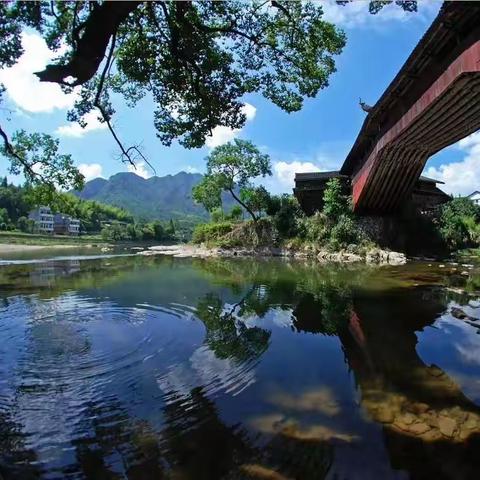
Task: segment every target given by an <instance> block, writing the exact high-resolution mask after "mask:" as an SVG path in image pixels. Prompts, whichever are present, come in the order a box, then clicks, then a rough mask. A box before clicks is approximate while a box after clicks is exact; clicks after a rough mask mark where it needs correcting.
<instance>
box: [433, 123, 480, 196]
mask: <svg viewBox="0 0 480 480" xmlns="http://www.w3.org/2000/svg"><path fill="white" fill-rule="evenodd" d="M457 147H458V148H459V149H460V150H461V151H463V152H465V153H466V156H465V157H464V158H463V160H461V161H459V162H452V163H445V164H442V165H440V166H439V167H438V168H437V167H433V166H432V167H428V168H427V169H425V171H424V174H425V175H426V176H427V177H432V178H435V179H437V180H442V181H443V182H445V186H443V187H442V189H443V190H445V192H447V193H449V194H453V195H468V194H470V193H472V192H473V191H475V190H480V131H479V132H476V133H474V134H472V135H470V136H468V137H466V138H464V139H463V140H460V141H459V142H458V144H457Z"/></svg>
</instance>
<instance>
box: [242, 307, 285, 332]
mask: <svg viewBox="0 0 480 480" xmlns="http://www.w3.org/2000/svg"><path fill="white" fill-rule="evenodd" d="M242 323H243V324H245V326H246V327H247V328H253V327H260V328H269V327H271V326H275V327H280V328H290V327H291V326H292V325H293V315H292V309H290V308H287V309H283V308H280V307H273V306H271V307H270V309H269V311H268V313H267V314H266V315H265V317H263V318H260V317H258V316H257V315H255V314H252V315H245V316H242Z"/></svg>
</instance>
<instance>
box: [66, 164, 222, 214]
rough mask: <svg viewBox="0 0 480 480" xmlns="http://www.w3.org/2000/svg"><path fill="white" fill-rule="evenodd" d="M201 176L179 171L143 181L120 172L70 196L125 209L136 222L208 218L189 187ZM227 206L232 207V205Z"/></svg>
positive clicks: (98, 180) (134, 175)
mask: <svg viewBox="0 0 480 480" xmlns="http://www.w3.org/2000/svg"><path fill="white" fill-rule="evenodd" d="M202 177H203V176H202V175H201V174H199V173H187V172H179V173H177V174H175V175H166V176H164V177H150V178H143V177H140V176H138V175H136V174H135V173H131V172H121V173H117V174H115V175H112V176H111V177H110V178H109V179H108V180H106V179H104V178H95V179H93V180H90V181H88V182H86V183H85V187H84V189H83V190H82V191H81V192H73V193H74V194H75V195H77V196H78V197H80V198H82V199H84V200H97V201H99V202H102V203H107V204H110V205H115V206H116V207H121V208H124V209H126V210H128V211H129V212H130V213H132V214H133V215H134V216H135V217H136V218H137V219H145V220H157V219H158V220H168V219H170V218H174V219H175V218H182V217H185V216H194V217H201V218H207V216H208V213H207V212H206V210H205V209H204V208H203V207H202V206H200V205H196V204H195V203H194V201H193V199H192V188H193V187H194V186H195V185H196V184H197V183H198V182H200V180H201V179H202ZM228 204H230V205H231V202H230V201H229V202H228ZM228 204H227V205H226V207H228Z"/></svg>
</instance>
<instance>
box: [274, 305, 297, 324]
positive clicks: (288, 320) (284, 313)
mask: <svg viewBox="0 0 480 480" xmlns="http://www.w3.org/2000/svg"><path fill="white" fill-rule="evenodd" d="M272 320H273V323H274V324H275V325H276V326H277V327H283V328H286V327H288V328H290V327H291V326H292V325H293V314H292V310H290V309H288V310H282V309H281V308H276V309H275V310H274V311H273V312H272Z"/></svg>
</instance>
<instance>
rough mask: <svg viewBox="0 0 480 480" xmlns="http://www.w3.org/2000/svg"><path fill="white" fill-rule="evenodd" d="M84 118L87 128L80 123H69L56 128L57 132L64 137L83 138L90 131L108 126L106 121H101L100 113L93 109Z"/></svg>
mask: <svg viewBox="0 0 480 480" xmlns="http://www.w3.org/2000/svg"><path fill="white" fill-rule="evenodd" d="M83 120H84V121H85V122H86V123H87V125H86V126H85V128H82V127H81V126H80V125H79V124H78V123H71V124H69V125H62V126H60V127H58V128H57V129H56V130H55V133H57V134H58V135H61V136H63V137H76V138H81V137H83V136H84V135H85V134H87V133H88V132H93V131H94V130H105V129H106V128H107V124H106V123H102V122H100V120H99V119H98V114H97V113H96V112H95V111H94V110H92V111H91V112H88V113H87V114H86V115H84V116H83Z"/></svg>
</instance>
